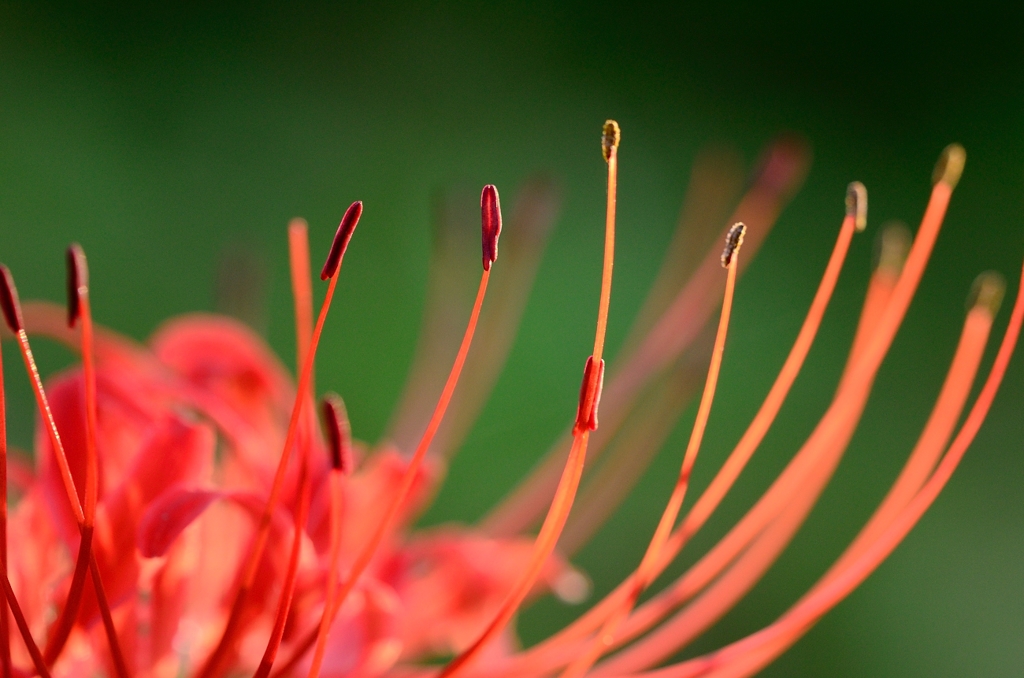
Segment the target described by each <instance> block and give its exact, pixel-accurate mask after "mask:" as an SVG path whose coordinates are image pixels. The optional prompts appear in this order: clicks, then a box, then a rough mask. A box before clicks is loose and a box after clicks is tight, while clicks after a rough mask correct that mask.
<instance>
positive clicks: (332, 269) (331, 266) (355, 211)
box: [320, 200, 363, 280]
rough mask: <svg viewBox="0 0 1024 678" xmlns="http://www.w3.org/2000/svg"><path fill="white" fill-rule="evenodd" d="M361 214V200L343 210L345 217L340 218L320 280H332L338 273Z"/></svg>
mask: <svg viewBox="0 0 1024 678" xmlns="http://www.w3.org/2000/svg"><path fill="white" fill-rule="evenodd" d="M362 214H363V203H362V201H361V200H357V201H355V202H354V203H352V204H351V205H349V206H348V209H347V210H345V215H344V216H343V217H342V218H341V223H340V224H338V230H337V231H336V232H335V234H334V242H332V243H331V251H330V253H329V254H328V255H327V261H325V262H324V268H323V270H322V271H320V279H321V280H327V279H328V278H333V277H334V274H335V273H337V272H338V267H339V266H341V258H342V257H343V256H345V249H346V248H347V247H348V241H349V240H351V239H352V233H353V232H354V231H355V230H356V224H358V223H359V217H360V216H362Z"/></svg>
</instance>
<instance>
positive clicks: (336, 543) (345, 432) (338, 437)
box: [308, 394, 352, 678]
mask: <svg viewBox="0 0 1024 678" xmlns="http://www.w3.org/2000/svg"><path fill="white" fill-rule="evenodd" d="M323 413H324V425H325V427H326V428H327V439H328V444H329V445H330V450H331V473H330V477H329V483H330V493H331V515H330V523H331V524H330V530H331V543H330V552H329V554H328V557H327V594H326V597H325V598H324V609H325V610H332V609H334V606H335V602H336V601H337V599H338V562H339V560H340V559H341V510H342V507H341V504H342V486H341V484H342V480H343V478H344V476H345V475H346V474H348V473H350V472H351V471H352V432H351V427H350V425H349V421H348V414H347V413H346V411H345V403H344V402H342V400H341V397H340V396H338V395H335V394H330V395H328V396H327V397H325V398H324V403H323ZM330 630H331V620H330V618H329V617H328V616H327V615H321V617H320V628H319V629H318V630H317V637H316V649H315V650H314V651H313V663H312V664H310V667H309V674H308V675H309V676H310V678H315V677H316V676H318V675H320V666H321V664H322V663H323V660H324V652H326V650H327V633H328V632H329V631H330Z"/></svg>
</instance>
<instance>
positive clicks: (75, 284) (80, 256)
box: [67, 243, 89, 327]
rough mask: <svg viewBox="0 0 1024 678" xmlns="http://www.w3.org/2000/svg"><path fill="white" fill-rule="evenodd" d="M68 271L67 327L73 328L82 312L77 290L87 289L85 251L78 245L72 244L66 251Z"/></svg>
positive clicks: (87, 278)
mask: <svg viewBox="0 0 1024 678" xmlns="http://www.w3.org/2000/svg"><path fill="white" fill-rule="evenodd" d="M67 269H68V278H67V280H68V285H67V287H68V327H74V326H75V323H76V322H78V317H79V315H80V314H81V312H82V308H81V304H80V299H79V294H78V293H79V290H80V289H82V288H86V289H88V287H89V265H88V263H87V262H86V259H85V251H84V250H83V249H82V246H81V245H79V244H78V243H72V244H71V246H69V247H68V249H67Z"/></svg>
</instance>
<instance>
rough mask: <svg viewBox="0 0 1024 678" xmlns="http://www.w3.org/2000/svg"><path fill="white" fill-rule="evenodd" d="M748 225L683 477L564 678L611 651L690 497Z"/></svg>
mask: <svg viewBox="0 0 1024 678" xmlns="http://www.w3.org/2000/svg"><path fill="white" fill-rule="evenodd" d="M745 230H746V226H743V225H742V224H737V225H736V226H735V227H733V228H732V229H731V230H730V231H729V235H728V236H727V238H726V247H725V250H724V251H723V253H722V265H723V266H725V267H726V268H727V269H728V276H727V279H726V283H725V297H724V298H723V300H722V313H721V315H720V316H719V320H718V331H717V333H716V335H715V345H714V348H713V349H712V352H711V364H710V365H709V366H708V376H707V380H706V381H705V383H704V393H703V395H702V396H701V399H700V405H699V406H698V407H697V417H696V419H695V420H694V423H693V430H692V431H691V433H690V441H689V442H688V443H687V446H686V452H685V454H684V455H683V463H682V465H681V466H680V469H679V476H678V478H677V479H676V484H675V487H674V488H673V490H672V496H671V497H670V498H669V501H668V504H667V505H666V506H665V510H664V511H663V512H662V514H661V519H660V520H659V521H658V526H657V528H656V529H655V531H654V536H653V537H652V538H651V541H650V543H649V544H648V546H647V551H646V552H645V553H644V556H643V559H642V560H641V561H640V565H639V567H637V570H636V572H635V573H634V575H633V576H632V577H631V582H632V583H631V584H630V590H629V594H628V595H627V596H626V597H625V598H624V599H623V600H622V602H621V603H620V604H619V606H618V609H616V610H614V611H613V612H612V613H611V614H610V615H609V616H608V618H607V619H606V620H605V623H604V625H603V626H602V627H601V630H600V631H599V632H598V634H597V636H596V637H595V638H594V640H593V642H591V643H590V645H589V647H588V648H587V650H586V652H584V653H583V654H580V655H578V656H577V658H576V660H575V661H573V662H572V663H571V664H570V665H569V666H568V667H567V668H566V669H565V671H563V672H562V678H580V677H581V676H583V675H584V674H586V672H587V671H589V670H590V667H592V666H593V665H594V662H596V661H597V660H598V659H599V658H600V657H601V655H602V654H604V652H605V651H607V649H608V647H609V646H610V645H611V644H612V641H613V640H614V638H615V632H616V631H617V630H618V628H619V625H620V624H621V623H622V622H623V621H624V620H625V619H626V617H628V616H629V613H630V612H631V611H632V609H633V606H634V605H635V604H636V601H637V599H638V598H639V597H640V594H641V593H643V591H644V590H645V589H646V588H647V587H648V586H650V584H651V581H652V579H653V573H654V570H655V567H656V563H657V561H658V558H659V556H660V555H661V551H662V549H663V548H664V546H665V542H666V541H667V540H668V537H669V533H670V532H671V530H672V526H673V525H675V522H676V518H677V517H678V516H679V510H680V508H682V505H683V500H684V499H685V498H686V490H687V489H688V487H689V485H690V474H691V472H692V471H693V465H694V464H695V463H696V461H697V453H698V452H699V451H700V445H701V442H702V441H703V439H704V432H705V430H707V423H708V419H709V417H710V416H711V405H712V403H713V402H714V399H715V389H716V387H717V385H718V375H719V374H720V372H721V368H722V356H723V355H724V353H725V339H726V335H727V334H728V331H729V318H730V316H731V314H732V301H733V296H734V294H735V291H736V268H737V263H738V261H739V250H740V246H741V245H742V243H743V232H744V231H745Z"/></svg>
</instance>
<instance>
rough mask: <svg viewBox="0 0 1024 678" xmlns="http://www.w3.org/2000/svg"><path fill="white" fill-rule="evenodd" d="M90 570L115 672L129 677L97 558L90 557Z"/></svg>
mask: <svg viewBox="0 0 1024 678" xmlns="http://www.w3.org/2000/svg"><path fill="white" fill-rule="evenodd" d="M89 572H90V574H91V575H92V586H93V590H94V591H95V592H96V603H97V607H99V609H100V619H101V620H102V621H103V631H104V632H105V633H106V634H107V643H108V645H109V646H110V657H111V659H113V661H114V672H115V673H116V674H117V677H118V678H128V676H129V675H130V674H129V673H128V665H127V664H125V661H124V653H122V652H121V645H120V643H118V641H117V628H116V627H115V626H114V617H113V615H111V613H110V604H109V602H108V601H107V593H106V591H105V590H104V589H103V580H102V579H100V571H99V568H97V567H96V559H95V558H90V559H89Z"/></svg>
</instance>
